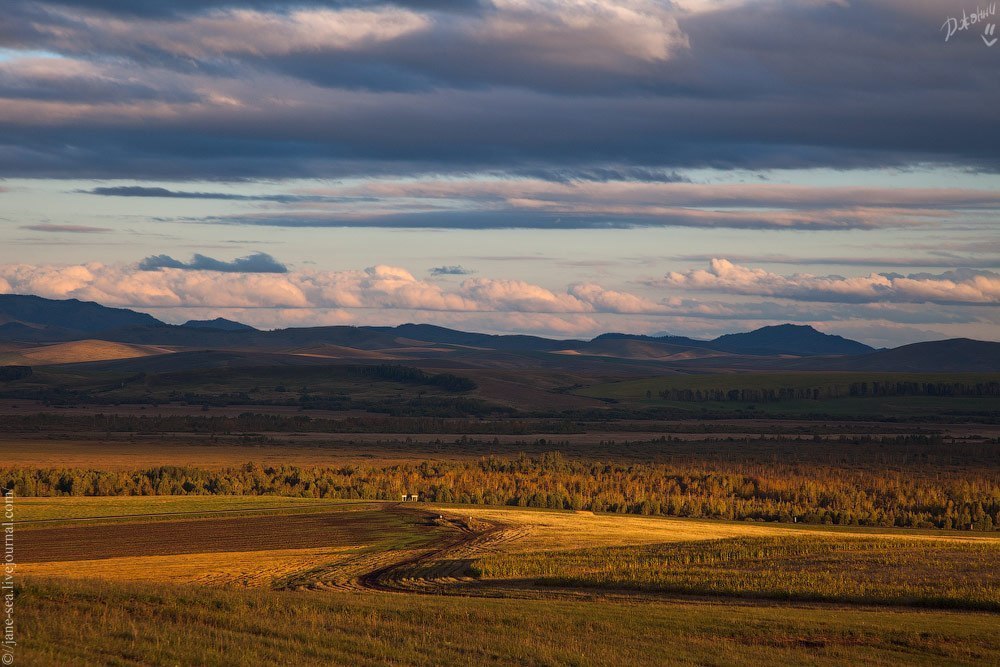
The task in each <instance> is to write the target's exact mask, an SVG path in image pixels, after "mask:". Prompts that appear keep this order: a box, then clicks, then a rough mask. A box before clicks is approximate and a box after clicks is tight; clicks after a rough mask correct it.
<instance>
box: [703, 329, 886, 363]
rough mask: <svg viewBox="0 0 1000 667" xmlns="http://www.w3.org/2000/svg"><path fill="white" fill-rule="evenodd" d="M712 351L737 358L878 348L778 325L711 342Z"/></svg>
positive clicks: (837, 352)
mask: <svg viewBox="0 0 1000 667" xmlns="http://www.w3.org/2000/svg"><path fill="white" fill-rule="evenodd" d="M710 345H711V347H712V348H713V349H716V350H722V351H724V352H733V353H735V354H794V355H800V356H811V355H825V354H865V353H867V352H872V351H874V349H875V348H873V347H871V346H869V345H865V344H864V343H859V342H857V341H855V340H850V339H848V338H843V337H841V336H835V335H833V334H825V333H823V332H821V331H817V330H816V329H814V328H812V327H810V326H802V325H796V324H779V325H777V326H772V327H763V328H760V329H756V330H754V331H750V332H747V333H737V334H727V335H725V336H719V337H718V338H716V339H715V340H713V341H711V343H710Z"/></svg>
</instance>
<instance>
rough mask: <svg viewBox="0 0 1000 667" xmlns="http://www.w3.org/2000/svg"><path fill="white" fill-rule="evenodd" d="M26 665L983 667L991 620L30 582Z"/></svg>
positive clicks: (989, 654)
mask: <svg viewBox="0 0 1000 667" xmlns="http://www.w3.org/2000/svg"><path fill="white" fill-rule="evenodd" d="M17 610H18V611H17V613H18V616H17V619H18V632H19V637H18V647H17V648H18V655H17V664H18V665H23V666H30V665H46V666H47V665H70V664H74V665H82V664H106V665H195V664H197V665H262V664H282V665H343V664H350V665H356V666H357V667H368V666H372V667H374V666H376V665H428V666H430V665H433V666H434V667H446V666H450V665H466V666H468V665H515V664H516V665H552V666H555V665H577V666H579V667H590V666H598V665H632V666H635V667H645V666H646V665H657V666H659V665H666V664H680V665H734V664H739V665H768V666H769V667H773V666H775V665H802V664H810V665H845V664H863V665H893V666H895V665H900V664H910V665H935V666H939V665H985V664H998V663H1000V642H998V640H997V633H996V616H995V615H992V614H981V613H955V612H942V611H934V610H920V611H908V610H891V611H888V610H872V609H861V610H854V609H838V608H830V607H823V608H810V607H803V606H788V605H773V604H766V605H761V604H752V603H750V604H740V605H733V604H721V603H686V604H685V603H667V604H661V603H647V604H634V603H620V602H619V603H616V602H608V601H558V600H557V601H553V600H517V601H512V600H491V599H482V598H458V597H450V596H446V597H441V596H427V595H408V596H405V597H404V596H402V595H381V594H368V595H356V594H344V593H324V594H308V593H297V592H275V591H266V590H238V591H237V590H216V589H210V588H191V587H178V586H172V587H168V586H156V585H137V584H128V585H125V584H117V583H91V582H82V581H81V582H67V581H56V580H49V581H45V580H32V581H27V582H24V585H23V586H22V588H21V591H20V595H19V596H18V601H17Z"/></svg>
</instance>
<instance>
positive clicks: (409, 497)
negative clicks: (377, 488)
mask: <svg viewBox="0 0 1000 667" xmlns="http://www.w3.org/2000/svg"><path fill="white" fill-rule="evenodd" d="M400 500H401V501H402V502H404V503H415V502H418V501H419V500H420V494H419V493H404V494H403V496H402V498H401V499H400Z"/></svg>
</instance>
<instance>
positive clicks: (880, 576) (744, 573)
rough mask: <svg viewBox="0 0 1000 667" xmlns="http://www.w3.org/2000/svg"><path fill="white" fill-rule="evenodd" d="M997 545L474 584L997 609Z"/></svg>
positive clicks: (937, 543) (592, 558)
mask: <svg viewBox="0 0 1000 667" xmlns="http://www.w3.org/2000/svg"><path fill="white" fill-rule="evenodd" d="M997 562H1000V542H998V541H979V542H968V541H947V540H922V539H898V540H886V539H879V538H862V537H855V536H851V537H842V536H829V535H828V536H824V537H817V536H813V535H798V536H786V537H767V538H733V539H728V540H720V541H713V542H682V543H676V544H656V545H647V546H640V547H610V548H600V549H582V550H576V551H559V552H554V551H542V552H537V553H533V554H494V555H491V556H487V557H485V558H482V559H480V560H479V561H478V562H477V563H476V564H475V566H474V571H475V572H476V573H477V574H478V575H479V576H482V577H485V578H490V579H499V580H513V581H517V582H519V583H520V584H521V585H523V582H524V581H526V580H527V581H530V582H532V583H533V584H534V585H542V586H559V587H569V588H591V587H598V588H610V589H618V590H637V591H647V592H658V593H682V594H694V595H725V596H734V597H759V598H773V599H784V600H817V601H825V602H854V603H862V604H897V605H925V606H941V607H963V608H971V609H983V610H990V611H1000V573H998V572H997V570H996V564H997Z"/></svg>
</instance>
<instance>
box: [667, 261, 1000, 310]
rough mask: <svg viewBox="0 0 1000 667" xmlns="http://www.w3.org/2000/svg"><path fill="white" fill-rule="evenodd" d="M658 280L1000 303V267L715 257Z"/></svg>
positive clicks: (728, 288) (851, 298)
mask: <svg viewBox="0 0 1000 667" xmlns="http://www.w3.org/2000/svg"><path fill="white" fill-rule="evenodd" d="M657 284H660V285H663V286H670V287H675V288H681V289H687V290H706V291H714V292H723V293H727V294H742V295H753V296H772V297H781V298H786V299H797V300H802V301H828V302H835V303H881V302H889V303H892V302H896V303H936V304H972V305H987V304H997V303H1000V273H994V272H992V271H977V270H971V269H957V270H954V271H946V272H944V273H941V274H930V273H918V274H911V275H902V274H898V273H870V274H868V275H866V276H858V277H853V278H846V277H843V276H837V275H831V276H815V275H811V274H805V273H801V274H799V273H797V274H793V275H790V276H783V275H779V274H776V273H771V272H769V271H765V270H764V269H754V268H749V267H745V266H740V265H738V264H734V263H732V262H731V261H729V260H726V259H713V260H712V262H711V265H710V268H709V269H707V270H706V269H694V270H691V271H686V272H671V273H668V274H667V275H666V277H665V278H664V279H663V280H662V281H658V283H657Z"/></svg>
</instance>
